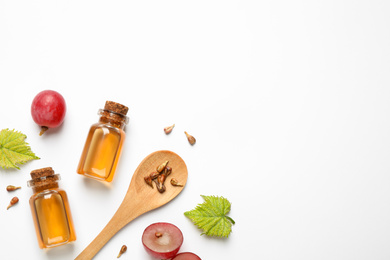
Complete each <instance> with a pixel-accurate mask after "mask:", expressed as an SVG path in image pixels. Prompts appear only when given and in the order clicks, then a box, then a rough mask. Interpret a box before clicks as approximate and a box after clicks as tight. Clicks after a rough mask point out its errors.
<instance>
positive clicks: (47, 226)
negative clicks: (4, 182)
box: [27, 167, 76, 248]
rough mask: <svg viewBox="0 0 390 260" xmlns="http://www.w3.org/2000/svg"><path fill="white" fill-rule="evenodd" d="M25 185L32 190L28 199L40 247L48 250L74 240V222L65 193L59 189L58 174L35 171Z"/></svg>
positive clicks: (48, 169)
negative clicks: (32, 193)
mask: <svg viewBox="0 0 390 260" xmlns="http://www.w3.org/2000/svg"><path fill="white" fill-rule="evenodd" d="M30 174H31V178H32V180H30V181H28V182H27V185H28V186H29V187H31V188H32V189H33V192H34V195H32V196H31V198H30V207H31V213H32V216H33V220H34V225H35V231H36V233H37V238H38V244H39V247H40V248H50V247H55V246H60V245H64V244H67V243H69V242H72V241H75V240H76V233H75V231H74V226H73V220H72V216H71V213H70V208H69V201H68V196H67V195H66V192H65V191H64V190H62V189H60V188H59V187H58V180H60V175H59V174H54V170H53V169H52V168H51V167H47V168H42V169H37V170H34V171H32V172H31V173H30Z"/></svg>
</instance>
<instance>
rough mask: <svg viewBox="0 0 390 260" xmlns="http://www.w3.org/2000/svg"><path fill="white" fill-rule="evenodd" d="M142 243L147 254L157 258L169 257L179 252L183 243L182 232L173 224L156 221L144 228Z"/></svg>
mask: <svg viewBox="0 0 390 260" xmlns="http://www.w3.org/2000/svg"><path fill="white" fill-rule="evenodd" d="M142 244H143V245H144V248H145V250H146V252H148V254H149V255H151V256H153V257H156V258H159V259H170V258H172V257H174V256H175V255H176V254H177V252H179V249H180V247H181V245H182V244H183V234H182V232H181V231H180V229H179V228H178V227H176V226H175V225H173V224H170V223H166V222H158V223H154V224H151V225H150V226H148V227H147V228H146V229H145V231H144V233H143V234H142Z"/></svg>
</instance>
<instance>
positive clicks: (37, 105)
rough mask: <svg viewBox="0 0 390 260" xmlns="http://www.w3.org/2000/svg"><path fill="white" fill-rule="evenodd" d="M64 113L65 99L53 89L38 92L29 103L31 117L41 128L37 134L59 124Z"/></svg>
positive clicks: (62, 119)
mask: <svg viewBox="0 0 390 260" xmlns="http://www.w3.org/2000/svg"><path fill="white" fill-rule="evenodd" d="M65 113H66V104H65V99H64V97H63V96H62V95H61V94H60V93H58V92H56V91H54V90H44V91H42V92H39V93H38V94H37V95H36V96H35V98H34V100H33V102H32V104H31V115H32V118H33V120H34V122H35V123H37V124H38V125H40V126H41V128H42V131H41V133H40V134H39V135H42V134H43V133H44V132H45V131H46V130H47V129H48V128H55V127H58V126H60V125H61V124H62V122H63V121H64V118H65Z"/></svg>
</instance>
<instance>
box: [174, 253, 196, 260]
mask: <svg viewBox="0 0 390 260" xmlns="http://www.w3.org/2000/svg"><path fill="white" fill-rule="evenodd" d="M172 260H202V259H200V257H199V256H197V255H195V254H194V253H191V252H185V253H180V254H178V255H176V256H175V257H174V258H172Z"/></svg>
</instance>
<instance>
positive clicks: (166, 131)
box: [164, 124, 175, 134]
mask: <svg viewBox="0 0 390 260" xmlns="http://www.w3.org/2000/svg"><path fill="white" fill-rule="evenodd" d="M174 127H175V124H173V125H171V126H167V127H165V128H164V132H165V133H166V134H169V133H170V132H172V129H173V128H174Z"/></svg>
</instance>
